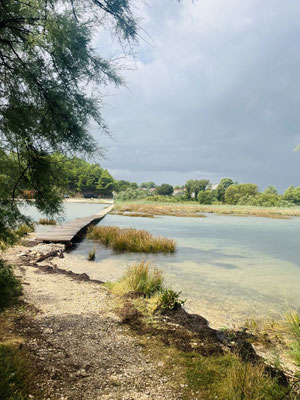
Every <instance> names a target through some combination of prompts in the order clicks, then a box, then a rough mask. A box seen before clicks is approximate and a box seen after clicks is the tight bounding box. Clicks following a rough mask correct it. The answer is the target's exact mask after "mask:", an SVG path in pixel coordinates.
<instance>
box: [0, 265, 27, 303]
mask: <svg viewBox="0 0 300 400" xmlns="http://www.w3.org/2000/svg"><path fill="white" fill-rule="evenodd" d="M21 294H22V289H21V283H20V281H19V280H18V279H17V278H16V277H15V276H14V274H13V272H12V269H11V267H10V266H9V265H7V264H5V263H4V261H3V260H1V259H0V310H3V309H4V308H5V307H7V306H9V305H10V304H12V303H13V302H14V301H15V300H16V298H17V297H18V296H20V295H21Z"/></svg>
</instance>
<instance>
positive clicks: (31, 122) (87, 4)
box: [0, 0, 137, 244]
mask: <svg viewBox="0 0 300 400" xmlns="http://www.w3.org/2000/svg"><path fill="white" fill-rule="evenodd" d="M0 16H1V17H0V19H1V23H0V37H1V40H0V97H1V104H0V141H1V148H0V167H1V168H0V171H1V174H0V202H1V204H0V206H1V211H0V232H1V233H0V241H1V242H3V243H6V244H10V243H11V231H13V230H14V229H15V227H16V225H18V224H20V223H24V222H25V221H24V218H23V217H22V215H21V214H20V212H19V209H18V204H17V203H16V202H15V199H16V197H17V196H22V193H23V190H24V189H26V190H27V191H31V193H32V195H33V198H34V199H35V205H36V206H37V208H38V209H39V211H41V212H43V213H45V214H47V215H49V216H52V215H54V214H57V213H59V212H60V211H61V201H62V191H63V189H64V188H65V186H66V185H65V183H66V182H65V179H64V174H62V173H61V172H62V171H63V168H62V163H55V162H53V159H52V158H51V157H50V155H51V154H54V153H56V152H60V153H63V154H68V155H70V154H71V155H74V154H82V155H91V154H96V153H100V152H101V149H99V148H98V147H97V145H96V143H95V141H94V139H93V137H92V134H91V129H90V126H91V125H90V123H91V122H93V123H94V125H95V126H96V127H97V128H98V130H100V131H102V132H104V133H108V128H107V126H106V124H105V122H104V121H103V119H102V115H101V112H100V107H99V106H100V105H101V89H100V90H99V87H100V88H101V86H103V85H107V84H114V85H116V86H118V85H120V84H122V83H123V81H122V79H121V78H120V76H119V75H118V73H117V71H116V64H114V62H112V61H110V60H109V59H106V58H104V57H101V55H100V54H99V53H97V52H96V50H95V49H94V47H93V33H94V30H95V26H97V27H98V28H101V29H103V28H104V29H105V28H107V27H108V28H109V29H110V30H112V32H113V35H115V36H117V37H118V39H119V40H120V41H121V42H122V41H123V40H125V42H124V41H123V44H124V45H125V44H126V43H127V44H128V43H130V42H131V43H132V40H135V38H136V34H137V31H136V29H137V24H136V21H135V20H134V18H133V15H132V12H131V4H130V2H129V1H128V0H118V1H110V0H109V1H106V2H105V3H103V2H98V1H94V0H85V1H82V2H79V1H71V0H70V1H64V2H62V1H61V0H51V1H46V0H38V1H36V0H28V1H16V0H12V1H11V0H3V1H1V2H0ZM124 48H125V46H124ZM7 165H9V168H7ZM91 169H92V171H90V172H89V173H88V174H87V182H85V181H84V179H83V181H82V182H81V183H79V186H80V185H81V186H82V185H83V186H85V185H87V186H88V185H89V183H90V177H91V176H93V174H94V172H95V171H94V170H93V168H92V167H91ZM96 184H99V190H100V191H101V190H104V191H105V193H106V192H107V190H111V188H110V187H109V186H108V185H107V182H103V181H100V182H98V181H97V183H96Z"/></svg>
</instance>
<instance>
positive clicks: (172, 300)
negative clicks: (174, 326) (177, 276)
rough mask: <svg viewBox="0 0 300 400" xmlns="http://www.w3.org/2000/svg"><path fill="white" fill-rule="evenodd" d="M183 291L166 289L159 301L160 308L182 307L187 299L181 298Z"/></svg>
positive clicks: (172, 308)
mask: <svg viewBox="0 0 300 400" xmlns="http://www.w3.org/2000/svg"><path fill="white" fill-rule="evenodd" d="M180 294H181V292H174V290H172V289H164V290H163V291H162V293H161V295H160V298H159V301H158V308H159V309H161V310H176V309H177V308H179V307H181V306H182V305H183V304H184V303H185V300H182V299H180V297H179V296H180Z"/></svg>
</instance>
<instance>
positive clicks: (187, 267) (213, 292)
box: [64, 204, 300, 326]
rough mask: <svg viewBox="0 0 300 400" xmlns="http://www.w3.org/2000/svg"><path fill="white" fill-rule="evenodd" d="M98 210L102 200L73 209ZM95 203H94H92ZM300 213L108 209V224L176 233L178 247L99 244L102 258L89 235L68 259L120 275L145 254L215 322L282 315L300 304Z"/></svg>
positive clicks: (83, 268)
mask: <svg viewBox="0 0 300 400" xmlns="http://www.w3.org/2000/svg"><path fill="white" fill-rule="evenodd" d="M74 206H76V208H77V206H79V207H78V208H77V211H78V213H79V214H78V215H76V217H79V216H83V215H90V214H93V213H94V212H96V209H95V207H94V206H96V207H99V206H101V205H95V204H85V205H83V204H80V205H78V204H67V210H68V211H67V215H69V216H73V215H74V214H73V213H74V209H75V207H74ZM91 206H92V207H91ZM299 222H300V221H299V219H297V218H294V219H290V220H278V219H268V218H258V217H237V216H220V215H214V214H208V215H207V218H176V217H168V216H166V217H159V218H155V219H150V218H137V217H135V218H132V217H124V216H118V215H108V216H106V217H105V218H104V219H103V220H102V221H101V222H100V224H101V225H114V226H120V227H134V228H138V229H145V230H147V231H149V232H151V233H152V234H154V235H163V236H166V237H168V238H172V239H175V240H176V242H177V251H176V252H175V253H174V254H167V255H165V254H154V255H143V254H130V253H125V254H124V253H123V254H120V253H115V252H113V251H111V250H109V249H106V248H104V246H102V245H101V244H96V245H95V246H96V260H95V262H88V261H86V258H87V253H88V251H89V250H90V249H91V248H92V247H93V246H94V243H93V242H92V241H90V240H87V239H85V240H83V241H82V242H81V243H80V244H79V245H78V247H77V248H76V249H75V250H73V251H72V253H70V254H68V255H67V256H66V259H65V260H64V262H65V263H67V264H68V265H69V266H70V265H71V267H70V269H72V270H73V271H74V272H86V273H88V274H89V275H90V276H91V277H92V278H94V279H100V280H104V281H107V280H116V279H118V278H119V277H120V276H121V275H122V274H123V272H124V270H125V269H126V268H127V266H128V265H130V264H132V263H134V262H136V261H139V260H142V259H145V260H149V261H151V262H152V263H154V264H155V265H157V266H158V267H159V268H160V269H161V270H162V271H163V272H164V276H165V278H166V285H167V286H169V287H172V288H173V289H174V290H180V291H182V294H181V297H183V298H187V302H186V308H187V309H188V310H189V311H192V312H197V313H199V314H201V315H203V316H205V317H206V318H208V319H209V320H210V321H212V322H213V323H214V324H215V325H219V326H220V325H232V324H239V323H242V322H243V321H245V320H246V319H247V318H258V319H260V318H279V317H280V316H282V315H283V314H284V313H285V312H286V311H287V310H289V309H291V308H293V309H298V310H299V311H300V290H299V286H300V246H299V238H300V223H299Z"/></svg>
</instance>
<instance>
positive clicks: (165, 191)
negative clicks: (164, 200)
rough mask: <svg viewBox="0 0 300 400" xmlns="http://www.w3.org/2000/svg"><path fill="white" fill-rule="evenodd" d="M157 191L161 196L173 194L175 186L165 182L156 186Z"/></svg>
mask: <svg viewBox="0 0 300 400" xmlns="http://www.w3.org/2000/svg"><path fill="white" fill-rule="evenodd" d="M156 192H157V194H158V195H160V196H171V195H172V194H173V186H171V185H169V184H168V183H163V184H162V185H160V186H157V187H156Z"/></svg>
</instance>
